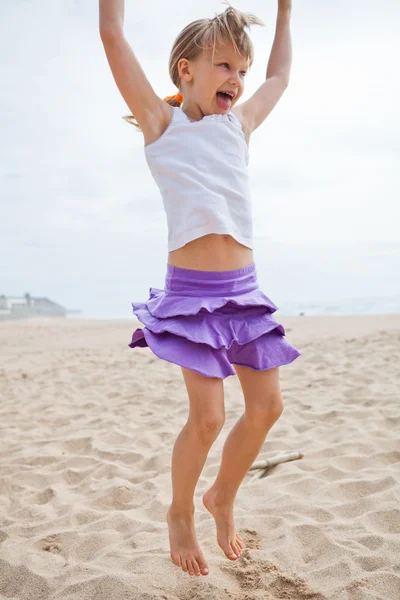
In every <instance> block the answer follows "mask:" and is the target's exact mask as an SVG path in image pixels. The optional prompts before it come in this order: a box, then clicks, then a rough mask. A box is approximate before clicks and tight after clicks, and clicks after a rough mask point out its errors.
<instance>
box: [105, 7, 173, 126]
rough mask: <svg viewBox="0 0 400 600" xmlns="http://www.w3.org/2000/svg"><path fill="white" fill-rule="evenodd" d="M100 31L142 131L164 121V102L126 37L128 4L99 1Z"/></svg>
mask: <svg viewBox="0 0 400 600" xmlns="http://www.w3.org/2000/svg"><path fill="white" fill-rule="evenodd" d="M99 31H100V37H101V41H102V43H103V46H104V50H105V53H106V56H107V60H108V64H109V65H110V68H111V72H112V74H113V77H114V80H115V83H116V84H117V87H118V89H119V91H120V92H121V95H122V97H123V98H124V100H125V102H126V104H127V105H128V106H129V108H130V110H131V112H132V115H133V116H134V117H135V119H136V120H137V122H138V123H139V126H140V128H141V129H142V130H145V129H146V128H148V126H149V124H150V126H151V122H152V121H153V120H154V119H157V118H160V119H161V118H164V111H163V108H164V107H163V105H165V102H164V100H162V99H161V98H160V97H159V96H158V95H157V94H156V93H155V92H154V90H153V88H152V86H151V85H150V82H149V81H148V79H147V77H146V75H145V73H144V71H143V69H142V67H141V65H140V63H139V61H138V59H137V58H136V56H135V55H134V53H133V51H132V48H131V47H130V45H129V43H128V41H127V40H126V38H125V36H124V0H99Z"/></svg>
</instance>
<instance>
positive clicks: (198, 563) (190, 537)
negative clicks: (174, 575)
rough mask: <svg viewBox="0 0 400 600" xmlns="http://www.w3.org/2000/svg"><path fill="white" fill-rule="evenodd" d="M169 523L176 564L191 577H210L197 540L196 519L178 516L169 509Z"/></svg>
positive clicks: (172, 555)
mask: <svg viewBox="0 0 400 600" xmlns="http://www.w3.org/2000/svg"><path fill="white" fill-rule="evenodd" d="M167 523H168V531H169V544H170V547H171V552H170V555H171V558H172V560H173V561H174V563H175V564H176V565H178V567H182V571H185V573H186V572H189V574H190V575H208V565H207V563H206V561H205V559H204V556H203V553H202V551H201V550H200V546H199V544H198V543H197V539H196V533H195V529H194V518H193V517H190V518H186V517H182V516H179V515H176V514H174V512H173V510H172V509H171V507H169V509H168V511H167Z"/></svg>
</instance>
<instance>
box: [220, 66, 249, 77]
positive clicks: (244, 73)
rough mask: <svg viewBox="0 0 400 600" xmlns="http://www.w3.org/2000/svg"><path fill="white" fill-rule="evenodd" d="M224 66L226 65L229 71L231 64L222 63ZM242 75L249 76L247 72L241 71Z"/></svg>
mask: <svg viewBox="0 0 400 600" xmlns="http://www.w3.org/2000/svg"><path fill="white" fill-rule="evenodd" d="M221 65H222V66H224V65H226V66H227V67H228V69H229V64H228V63H221ZM241 73H243V76H244V75H246V74H247V71H241Z"/></svg>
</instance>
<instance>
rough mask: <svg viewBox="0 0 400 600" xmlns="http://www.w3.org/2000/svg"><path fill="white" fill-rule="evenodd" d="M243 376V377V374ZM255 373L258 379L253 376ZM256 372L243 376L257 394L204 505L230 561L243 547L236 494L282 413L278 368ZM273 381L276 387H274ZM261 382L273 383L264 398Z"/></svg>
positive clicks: (228, 443)
mask: <svg viewBox="0 0 400 600" xmlns="http://www.w3.org/2000/svg"><path fill="white" fill-rule="evenodd" d="M235 368H236V365H235ZM237 370H238V369H237ZM247 371H248V370H247ZM247 371H246V376H247ZM252 371H253V370H252ZM273 371H275V373H273ZM241 373H242V374H243V371H241ZM253 373H257V374H258V375H259V376H258V377H257V376H256V375H255V376H253ZM253 373H251V374H250V373H249V374H248V377H247V379H246V378H245V376H244V375H243V377H242V380H241V383H242V382H243V381H244V382H245V385H244V386H243V383H242V386H243V387H244V390H246V392H247V393H249V386H250V382H251V383H252V384H253V385H252V388H251V391H252V392H254V395H253V396H251V399H250V397H249V395H248V396H247V400H246V412H245V413H244V414H243V415H242V416H241V417H240V419H239V420H238V421H237V423H236V424H235V425H234V427H233V428H232V430H231V432H230V433H229V435H228V437H227V439H226V441H225V445H224V448H223V451H222V460H221V466H220V469H219V472H218V475H217V478H216V480H215V482H214V484H213V485H212V486H211V488H210V489H209V490H208V491H207V492H206V493H205V494H204V495H203V503H204V505H205V507H206V508H207V510H209V511H210V512H211V514H212V515H213V516H214V518H215V521H216V526H217V540H218V544H219V545H220V546H221V548H222V549H223V550H224V552H225V554H226V555H227V556H228V558H229V557H230V555H231V554H232V552H233V553H234V554H236V555H237V556H240V554H241V550H242V546H243V544H242V543H241V539H240V536H238V534H237V532H236V529H235V525H234V520H233V504H234V500H235V497H236V494H237V491H238V489H239V486H240V484H241V482H242V481H243V479H244V477H245V475H246V474H247V472H248V470H249V467H250V466H251V465H252V464H253V462H254V460H255V459H256V457H257V456H258V454H259V452H260V450H261V448H262V445H263V443H264V441H265V438H266V436H267V433H268V431H269V430H270V429H271V427H272V426H273V424H274V423H275V422H276V421H277V419H278V418H279V416H280V414H281V413H282V401H281V396H280V393H279V392H278V391H277V389H276V377H277V369H276V370H273V369H271V370H270V372H268V371H262V372H260V371H253ZM260 373H264V374H267V373H268V375H264V377H262V376H261V377H260ZM238 374H239V372H238ZM250 378H251V379H250ZM273 382H275V385H272V386H271V384H272V383H273ZM261 383H265V384H267V383H269V384H270V385H269V386H267V387H264V392H265V395H264V397H262V396H260V391H262V389H263V388H262V386H261ZM246 384H247V385H246ZM256 390H257V391H256ZM268 394H269V395H268ZM256 399H258V400H256Z"/></svg>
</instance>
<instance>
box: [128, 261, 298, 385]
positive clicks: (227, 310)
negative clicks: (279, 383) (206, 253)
mask: <svg viewBox="0 0 400 600" xmlns="http://www.w3.org/2000/svg"><path fill="white" fill-rule="evenodd" d="M149 293H150V297H149V299H148V300H147V302H133V303H132V309H133V313H134V314H135V315H136V317H137V318H138V319H139V321H140V322H141V323H143V325H144V327H143V328H142V329H136V330H135V331H134V333H133V335H132V341H131V343H130V344H129V346H130V348H135V347H141V348H145V347H149V348H150V349H151V350H152V351H153V353H154V354H155V355H156V356H158V357H159V358H162V359H164V360H167V361H169V362H172V363H175V364H177V365H180V366H182V367H186V368H187V369H192V370H193V371H197V372H198V373H201V374H202V375H205V376H207V377H219V378H222V379H224V378H225V377H228V376H229V375H236V371H235V370H234V368H233V367H232V365H233V364H237V365H243V366H245V367H251V368H252V369H255V370H256V371H261V370H265V369H271V368H273V367H279V366H281V365H286V364H288V363H291V362H293V361H294V360H295V359H296V358H297V357H298V356H300V355H301V353H300V352H299V351H298V350H297V349H296V348H295V347H294V346H292V345H291V344H289V342H288V341H287V340H286V338H285V329H284V328H283V326H282V325H281V324H280V323H278V322H277V321H276V320H275V317H274V316H273V314H272V313H274V312H275V311H276V310H277V309H278V307H277V306H276V305H275V304H274V303H273V302H272V300H270V299H269V298H268V297H267V296H266V295H265V294H264V293H263V292H262V291H261V290H260V288H259V286H258V280H257V271H256V266H255V264H254V263H252V264H250V265H247V266H246V267H243V268H241V269H235V270H233V271H197V270H194V269H182V268H180V267H174V266H172V265H170V264H168V263H167V273H166V277H165V289H164V290H160V289H157V288H152V287H151V288H150V290H149Z"/></svg>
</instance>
